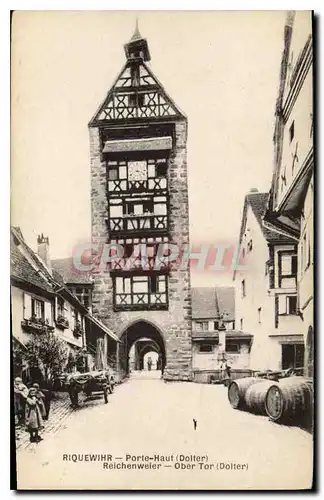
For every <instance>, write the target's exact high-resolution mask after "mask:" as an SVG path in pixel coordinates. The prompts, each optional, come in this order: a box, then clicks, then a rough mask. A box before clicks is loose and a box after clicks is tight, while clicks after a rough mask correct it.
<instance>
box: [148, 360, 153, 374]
mask: <svg viewBox="0 0 324 500" xmlns="http://www.w3.org/2000/svg"><path fill="white" fill-rule="evenodd" d="M147 367H148V370H149V372H150V371H151V367H152V358H148V360H147Z"/></svg>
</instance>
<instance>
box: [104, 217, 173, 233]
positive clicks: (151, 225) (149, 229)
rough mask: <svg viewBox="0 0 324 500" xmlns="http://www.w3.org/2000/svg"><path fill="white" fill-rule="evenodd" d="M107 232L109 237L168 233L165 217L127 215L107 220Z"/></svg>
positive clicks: (166, 218)
mask: <svg viewBox="0 0 324 500" xmlns="http://www.w3.org/2000/svg"><path fill="white" fill-rule="evenodd" d="M107 225H108V230H109V233H110V235H111V236H119V237H120V236H123V235H125V236H129V235H130V234H136V235H144V234H150V235H159V234H166V233H167V232H168V216H167V215H154V214H149V215H146V214H144V215H127V216H123V217H112V218H110V219H107Z"/></svg>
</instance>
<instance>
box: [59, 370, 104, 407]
mask: <svg viewBox="0 0 324 500" xmlns="http://www.w3.org/2000/svg"><path fill="white" fill-rule="evenodd" d="M67 389H68V392H69V395H70V399H71V405H72V407H73V408H76V407H78V406H79V394H80V393H81V392H83V393H84V394H85V396H86V398H85V399H84V401H86V400H88V399H90V398H91V396H93V394H96V395H97V394H98V393H99V394H102V396H103V399H104V401H105V404H107V403H108V392H110V393H111V392H112V391H113V386H112V384H111V380H110V376H109V372H108V371H104V370H102V371H95V372H87V373H79V374H72V375H70V376H69V378H68V380H67Z"/></svg>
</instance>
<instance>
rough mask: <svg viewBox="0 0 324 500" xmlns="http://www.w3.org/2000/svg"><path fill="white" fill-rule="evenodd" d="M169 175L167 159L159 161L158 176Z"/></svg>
mask: <svg viewBox="0 0 324 500" xmlns="http://www.w3.org/2000/svg"><path fill="white" fill-rule="evenodd" d="M166 175H167V163H166V161H163V162H162V161H161V162H157V164H156V176H157V177H166Z"/></svg>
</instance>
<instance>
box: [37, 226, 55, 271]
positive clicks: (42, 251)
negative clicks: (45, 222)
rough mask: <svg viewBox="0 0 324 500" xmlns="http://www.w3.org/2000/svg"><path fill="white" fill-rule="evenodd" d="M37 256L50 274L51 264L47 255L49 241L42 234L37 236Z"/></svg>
mask: <svg viewBox="0 0 324 500" xmlns="http://www.w3.org/2000/svg"><path fill="white" fill-rule="evenodd" d="M37 254H38V256H39V257H40V258H41V259H42V261H43V262H44V264H45V265H46V267H47V269H48V270H49V272H50V273H51V274H52V264H51V259H50V254H49V239H48V236H44V235H43V233H42V234H40V235H38V236H37Z"/></svg>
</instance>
